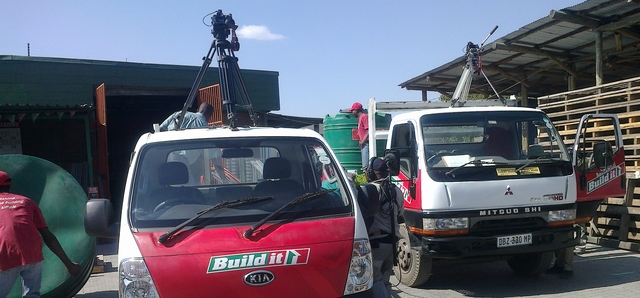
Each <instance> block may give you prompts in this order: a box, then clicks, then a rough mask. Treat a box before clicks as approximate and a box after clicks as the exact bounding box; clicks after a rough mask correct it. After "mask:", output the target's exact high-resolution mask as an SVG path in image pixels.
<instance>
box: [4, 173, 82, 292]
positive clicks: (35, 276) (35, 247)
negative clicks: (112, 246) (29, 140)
mask: <svg viewBox="0 0 640 298" xmlns="http://www.w3.org/2000/svg"><path fill="white" fill-rule="evenodd" d="M10 186H11V177H10V176H9V175H8V174H7V173H6V172H3V171H0V297H6V296H7V295H8V294H9V292H10V291H11V288H13V285H14V284H15V282H16V280H17V279H18V276H21V277H22V297H40V282H41V280H42V261H43V260H44V257H43V255H42V242H43V241H44V243H45V244H46V245H47V247H49V249H51V251H52V252H53V253H54V254H56V256H58V258H60V260H61V261H62V263H63V264H64V265H65V267H67V271H69V274H71V275H72V276H76V275H78V274H79V273H80V271H81V270H82V268H81V267H80V265H78V264H77V263H74V262H72V261H71V260H70V259H69V257H68V256H67V254H66V253H65V252H64V250H63V249H62V246H61V245H60V242H58V238H56V236H55V235H54V234H53V233H51V231H49V229H48V228H47V224H46V222H45V221H44V217H43V216H42V211H41V210H40V208H39V207H38V205H37V204H36V203H35V202H34V201H32V200H31V199H29V198H27V197H25V196H21V195H17V194H13V193H10V192H9V188H10ZM41 237H42V238H41Z"/></svg>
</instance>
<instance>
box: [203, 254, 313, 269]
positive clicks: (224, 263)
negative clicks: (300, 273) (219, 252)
mask: <svg viewBox="0 0 640 298" xmlns="http://www.w3.org/2000/svg"><path fill="white" fill-rule="evenodd" d="M310 251H311V249H310V248H300V249H286V250H274V251H265V252H254V253H247V254H237V255H227V256H218V257H211V260H210V261H209V267H208V268H207V273H216V272H223V271H232V270H239V269H247V268H266V267H277V266H292V265H301V264H306V263H307V262H308V261H309V253H310Z"/></svg>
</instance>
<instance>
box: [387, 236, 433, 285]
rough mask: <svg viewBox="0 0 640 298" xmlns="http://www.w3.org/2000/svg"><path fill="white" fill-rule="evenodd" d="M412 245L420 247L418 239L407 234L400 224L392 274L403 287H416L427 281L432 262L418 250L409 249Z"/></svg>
mask: <svg viewBox="0 0 640 298" xmlns="http://www.w3.org/2000/svg"><path fill="white" fill-rule="evenodd" d="M412 243H413V245H414V246H420V241H419V240H418V238H417V237H416V236H414V235H413V234H411V233H409V230H408V229H407V227H406V226H405V225H404V224H401V225H400V240H398V252H397V253H398V254H397V257H398V265H397V266H394V267H393V274H394V275H395V277H396V278H397V279H398V280H399V281H400V282H402V284H404V285H405V286H408V287H417V286H419V285H422V284H423V283H425V282H427V279H429V275H431V266H432V263H433V262H432V261H431V258H430V257H428V256H426V255H423V254H422V253H421V252H420V250H416V249H413V248H411V246H412Z"/></svg>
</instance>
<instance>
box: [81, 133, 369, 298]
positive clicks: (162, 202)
mask: <svg viewBox="0 0 640 298" xmlns="http://www.w3.org/2000/svg"><path fill="white" fill-rule="evenodd" d="M110 208H111V204H110V202H109V201H108V200H100V199H97V200H90V201H89V202H88V204H87V206H86V218H85V226H86V229H87V232H88V233H89V234H91V235H94V236H101V237H107V236H117V237H119V245H118V262H119V265H118V270H119V271H120V274H119V276H120V280H119V288H120V291H119V292H120V297H203V296H211V295H213V296H220V297H239V296H245V297H301V296H306V297H341V296H348V297H367V296H368V295H370V294H371V286H372V282H373V279H372V277H373V276H372V260H371V252H370V251H371V250H370V245H369V241H368V237H367V232H366V227H365V225H364V222H363V219H362V215H361V213H360V210H359V208H358V207H357V203H356V192H355V190H354V188H353V187H352V186H351V185H350V184H349V181H348V180H347V176H346V173H345V171H344V170H343V168H342V167H341V166H340V164H339V163H338V161H337V160H336V158H335V155H334V153H333V152H332V150H331V148H330V147H329V146H328V145H327V143H326V142H325V140H324V139H323V138H322V137H321V136H320V135H319V134H318V133H316V132H314V131H311V130H306V129H284V128H255V127H254V128H236V129H228V128H202V129H186V130H180V131H168V132H153V133H147V134H144V135H142V136H141V137H140V139H139V140H138V142H137V144H136V146H135V149H134V151H133V153H132V158H131V165H130V168H129V171H128V173H127V181H126V185H125V191H124V198H123V208H122V214H121V215H120V219H119V229H118V228H117V226H116V225H115V223H114V222H115V221H116V220H115V218H113V216H110V210H111V209H110ZM143 294H144V295H143Z"/></svg>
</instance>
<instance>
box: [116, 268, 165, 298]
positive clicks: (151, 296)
mask: <svg viewBox="0 0 640 298" xmlns="http://www.w3.org/2000/svg"><path fill="white" fill-rule="evenodd" d="M118 268H119V271H120V272H119V273H120V274H119V275H120V282H119V284H120V297H126V298H143V297H144V298H157V297H159V296H158V291H157V290H156V286H155V284H154V283H153V279H152V278H151V274H149V270H148V269H147V264H146V263H145V262H144V260H143V259H141V258H128V259H124V260H122V262H120V266H118Z"/></svg>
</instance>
